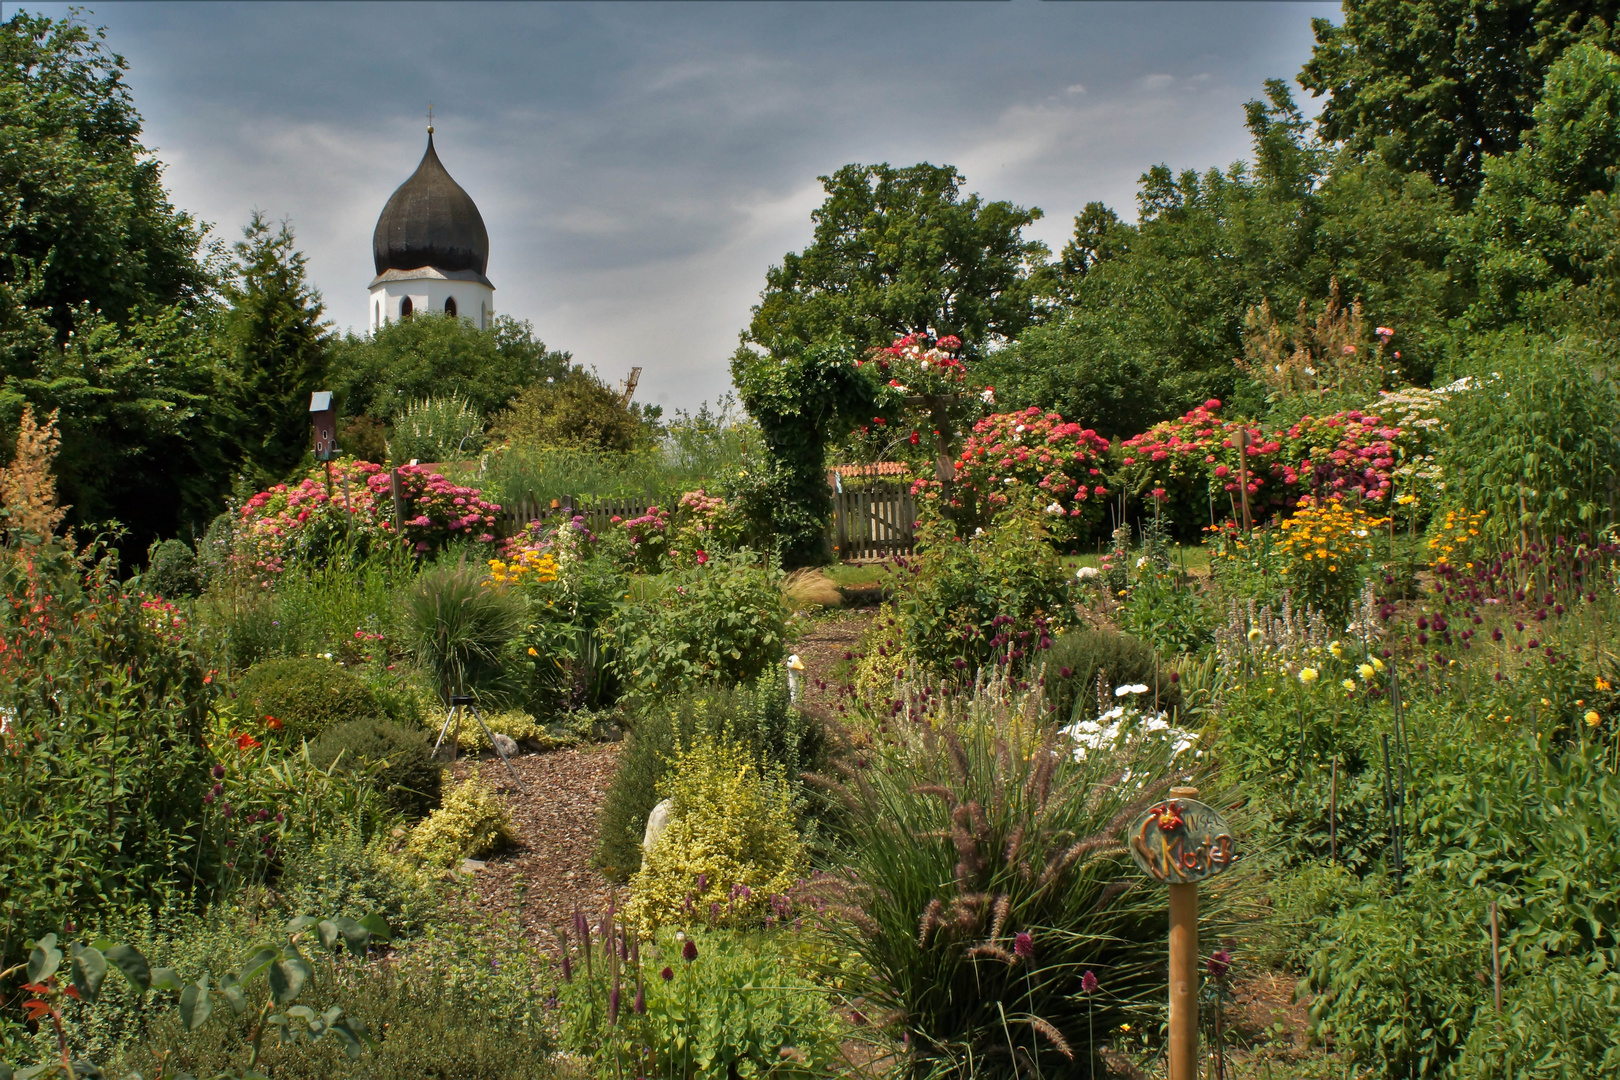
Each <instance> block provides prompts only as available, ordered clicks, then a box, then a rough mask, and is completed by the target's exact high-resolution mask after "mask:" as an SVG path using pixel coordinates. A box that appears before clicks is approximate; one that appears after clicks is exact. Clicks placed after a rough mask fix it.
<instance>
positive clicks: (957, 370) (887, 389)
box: [855, 333, 968, 406]
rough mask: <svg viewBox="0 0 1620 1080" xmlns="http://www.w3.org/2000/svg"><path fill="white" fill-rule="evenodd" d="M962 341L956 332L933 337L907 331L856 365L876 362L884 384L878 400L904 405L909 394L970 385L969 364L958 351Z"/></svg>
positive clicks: (956, 389)
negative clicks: (936, 337)
mask: <svg viewBox="0 0 1620 1080" xmlns="http://www.w3.org/2000/svg"><path fill="white" fill-rule="evenodd" d="M961 348H962V342H961V340H960V339H959V338H957V337H956V336H955V335H954V334H952V335H947V336H946V337H942V338H938V339H935V338H932V337H930V336H928V335H927V334H921V333H917V334H907V335H906V336H904V337H901V338H896V339H895V340H894V343H893V344H892V345H890V346H888V347H887V348H883V349H873V350H872V352H871V353H870V354H869V355H868V356H867V358H866V359H865V360H864V361H863V360H857V361H855V366H857V367H860V366H861V365H862V364H867V365H875V366H876V367H877V372H878V376H879V379H880V381H882V383H883V386H882V387H881V388H880V389H879V392H878V400H879V402H880V403H882V404H884V405H892V406H900V405H902V404H903V403H904V399H905V398H906V397H908V396H912V395H918V394H930V395H940V396H943V395H948V394H956V393H959V392H960V391H961V390H962V388H963V387H964V386H965V385H966V384H967V375H968V372H967V365H966V364H965V363H963V362H962V359H961V357H959V356H958V355H957V353H958V352H959V351H960V350H961Z"/></svg>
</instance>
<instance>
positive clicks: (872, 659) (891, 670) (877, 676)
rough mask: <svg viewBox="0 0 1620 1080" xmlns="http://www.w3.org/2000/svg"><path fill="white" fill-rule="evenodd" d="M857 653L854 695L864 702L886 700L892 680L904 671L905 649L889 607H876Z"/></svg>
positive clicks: (897, 625)
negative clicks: (876, 609)
mask: <svg viewBox="0 0 1620 1080" xmlns="http://www.w3.org/2000/svg"><path fill="white" fill-rule="evenodd" d="M860 652H861V658H860V660H859V662H857V663H856V665H855V694H856V696H857V697H858V698H859V699H860V700H861V701H865V702H872V701H882V700H884V699H886V698H888V697H889V696H890V695H892V694H893V693H894V680H896V679H898V678H899V677H900V676H901V675H902V674H904V673H905V670H906V657H905V646H904V644H903V643H902V642H901V640H900V627H899V620H897V619H896V618H895V615H894V605H893V604H884V605H883V606H882V607H880V608H878V613H877V617H876V618H874V619H873V620H872V625H871V626H869V627H867V629H866V633H865V634H864V635H863V636H862V637H861V646H860Z"/></svg>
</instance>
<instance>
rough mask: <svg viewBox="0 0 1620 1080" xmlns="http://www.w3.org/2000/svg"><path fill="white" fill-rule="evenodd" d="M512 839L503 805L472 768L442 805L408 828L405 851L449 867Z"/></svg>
mask: <svg viewBox="0 0 1620 1080" xmlns="http://www.w3.org/2000/svg"><path fill="white" fill-rule="evenodd" d="M516 839H517V832H516V830H515V829H513V827H512V816H511V814H510V813H509V812H508V811H507V809H506V804H505V803H504V802H502V801H501V797H500V796H499V795H497V794H495V791H494V789H493V788H491V787H489V786H488V785H487V784H485V783H484V781H483V779H482V778H481V777H480V776H479V775H478V769H477V768H476V767H475V768H473V769H472V770H470V771H469V773H468V776H467V779H466V780H463V781H462V782H461V783H459V784H457V785H456V786H455V787H454V788H453V789H452V790H451V792H450V794H449V795H447V796H445V799H444V805H442V806H440V807H439V808H438V809H437V810H435V811H433V813H431V814H429V815H428V817H427V820H425V821H423V822H422V823H421V824H419V825H417V826H416V828H414V829H412V830H411V837H410V840H409V841H408V842H407V843H406V845H405V853H406V854H407V855H409V856H410V857H411V858H413V859H416V860H417V861H419V862H421V863H423V864H424V865H427V866H449V867H453V866H455V865H456V864H457V863H459V862H460V861H461V860H462V859H468V858H472V857H473V856H475V855H482V854H484V853H486V852H489V851H493V850H495V849H496V848H499V847H504V846H505V845H507V844H510V843H512V842H513V841H515V840H516Z"/></svg>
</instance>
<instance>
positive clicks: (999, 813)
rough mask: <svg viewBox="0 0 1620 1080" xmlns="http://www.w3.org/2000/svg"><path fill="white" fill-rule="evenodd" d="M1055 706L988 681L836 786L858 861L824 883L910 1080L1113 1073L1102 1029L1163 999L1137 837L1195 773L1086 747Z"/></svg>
mask: <svg viewBox="0 0 1620 1080" xmlns="http://www.w3.org/2000/svg"><path fill="white" fill-rule="evenodd" d="M935 700H936V701H937V698H936V699H935ZM1043 713H1044V710H1043V707H1042V703H1041V701H1040V698H1039V696H1038V691H1037V692H1035V693H1028V692H1026V693H1011V692H1009V690H1008V688H1007V687H1005V686H992V687H990V688H989V689H981V690H980V691H979V692H978V693H977V694H976V695H975V696H974V697H973V698H971V699H968V700H966V701H960V702H954V703H949V702H948V703H946V705H945V707H943V708H936V709H934V710H930V715H928V716H927V717H925V718H924V719H923V720H922V722H920V723H915V724H906V725H905V726H904V728H903V730H902V731H901V732H900V734H899V737H898V738H897V739H896V740H895V741H894V742H892V743H891V744H890V745H889V746H887V747H886V748H881V749H879V750H878V751H876V752H875V754H874V756H873V758H872V759H871V760H870V761H869V762H868V763H867V766H866V767H865V768H863V769H860V770H858V771H853V770H852V771H850V772H849V774H848V775H847V777H846V778H845V779H844V780H843V781H842V782H840V783H837V784H832V785H830V786H831V787H832V789H833V791H834V793H835V794H836V795H837V796H838V797H839V798H840V799H841V801H842V802H843V803H844V808H845V810H846V812H847V817H845V818H844V819H843V824H844V827H845V835H844V839H845V843H846V844H847V860H848V861H847V866H846V869H845V870H844V871H843V872H842V873H840V874H835V875H829V876H828V877H824V878H822V879H821V880H820V881H819V882H818V883H815V884H813V885H812V886H811V890H812V892H819V893H820V894H821V897H820V899H822V900H823V901H825V903H826V909H825V914H826V915H827V916H828V921H827V925H828V928H829V932H830V933H831V934H832V935H833V936H834V937H835V939H837V944H838V945H839V946H840V947H841V948H843V949H847V950H850V951H853V952H855V953H857V954H858V955H859V956H860V958H861V960H862V961H863V963H861V964H860V965H857V966H856V968H855V969H854V971H853V973H852V977H853V978H854V979H855V980H856V982H855V985H853V986H851V987H850V989H851V990H853V991H854V992H855V993H856V994H857V995H858V996H859V998H860V999H861V1000H862V1001H863V1002H864V1004H863V1005H861V1006H860V1008H862V1009H863V1010H864V1011H866V1013H867V1015H868V1016H870V1017H871V1018H872V1019H873V1021H874V1022H875V1024H876V1025H877V1026H878V1028H879V1029H880V1030H885V1031H886V1032H887V1033H888V1034H890V1035H892V1036H894V1037H896V1038H898V1037H901V1036H905V1037H906V1040H907V1044H908V1048H909V1049H908V1053H907V1054H906V1057H905V1062H906V1068H905V1072H906V1074H907V1075H910V1076H964V1077H965V1076H974V1077H986V1076H1012V1075H1018V1076H1040V1075H1044V1076H1059V1075H1062V1076H1074V1075H1080V1076H1084V1075H1087V1070H1088V1069H1089V1068H1090V1067H1092V1066H1095V1069H1096V1075H1099V1076H1100V1075H1104V1074H1105V1070H1104V1069H1103V1067H1102V1064H1101V1062H1100V1061H1097V1060H1096V1057H1095V1054H1096V1048H1097V1047H1098V1046H1099V1045H1100V1044H1101V1041H1102V1038H1103V1037H1105V1036H1106V1035H1107V1034H1109V1033H1111V1032H1114V1031H1117V1030H1118V1028H1119V1025H1120V1024H1121V1023H1123V1022H1126V1021H1130V1022H1133V1023H1137V1022H1139V1021H1140V1020H1141V1018H1142V1014H1144V1013H1145V1012H1148V1011H1150V1010H1153V1009H1156V1008H1158V1007H1160V1006H1161V1005H1162V1002H1163V1000H1164V992H1165V991H1164V986H1165V983H1164V970H1165V969H1164V961H1165V955H1166V953H1165V949H1166V945H1165V934H1166V903H1167V899H1166V894H1165V892H1164V890H1163V888H1162V887H1161V886H1157V885H1155V884H1153V883H1151V882H1149V881H1148V880H1147V879H1146V878H1144V877H1143V875H1142V874H1141V873H1140V871H1138V870H1137V869H1136V868H1135V866H1134V865H1133V864H1132V863H1131V860H1130V857H1129V855H1128V854H1127V852H1126V849H1125V847H1124V844H1123V838H1122V833H1123V832H1124V830H1125V829H1126V828H1127V827H1128V826H1129V824H1130V822H1131V821H1132V819H1133V818H1134V817H1135V816H1136V815H1137V814H1139V813H1141V812H1142V811H1143V810H1144V809H1145V808H1146V807H1147V806H1149V805H1150V804H1151V803H1152V802H1153V801H1154V800H1155V799H1156V798H1158V797H1160V796H1162V795H1163V794H1164V793H1165V792H1166V790H1167V789H1168V788H1169V786H1170V784H1171V782H1172V781H1173V780H1175V779H1180V777H1178V776H1175V775H1174V774H1173V769H1172V766H1171V762H1170V760H1169V753H1168V751H1167V750H1166V749H1165V748H1164V747H1163V746H1162V744H1151V743H1146V742H1144V743H1139V744H1135V745H1134V746H1132V747H1116V748H1114V749H1106V748H1105V749H1101V750H1095V749H1094V750H1089V751H1088V752H1087V753H1086V754H1085V756H1084V757H1082V758H1080V759H1077V758H1076V755H1075V752H1074V750H1075V748H1074V746H1073V745H1072V744H1069V743H1067V742H1066V740H1065V738H1064V737H1063V736H1062V735H1060V734H1059V733H1058V731H1057V729H1056V727H1055V726H1052V725H1049V724H1043V723H1042V722H1041V717H1042V716H1043ZM1219 908H1220V905H1219V903H1218V902H1217V903H1206V912H1208V911H1210V910H1211V909H1214V910H1216V911H1218V910H1219ZM1088 976H1089V977H1088Z"/></svg>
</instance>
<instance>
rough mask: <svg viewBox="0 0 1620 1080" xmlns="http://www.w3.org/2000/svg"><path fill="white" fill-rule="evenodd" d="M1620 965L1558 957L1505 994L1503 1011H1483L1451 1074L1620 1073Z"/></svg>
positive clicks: (1460, 1079) (1563, 1076) (1570, 1079)
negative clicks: (1615, 967)
mask: <svg viewBox="0 0 1620 1080" xmlns="http://www.w3.org/2000/svg"><path fill="white" fill-rule="evenodd" d="M1617 1032H1620V973H1616V972H1615V971H1613V970H1609V969H1608V966H1607V965H1606V964H1602V963H1587V962H1584V961H1580V960H1575V959H1569V958H1566V959H1561V960H1554V961H1552V962H1551V963H1549V964H1547V965H1546V966H1545V967H1544V968H1542V969H1540V970H1537V971H1533V972H1530V973H1528V974H1521V975H1520V976H1519V977H1518V978H1517V979H1515V980H1514V981H1513V982H1512V983H1511V984H1510V985H1509V986H1508V987H1507V988H1506V989H1505V990H1504V992H1503V994H1502V1016H1501V1018H1500V1019H1497V1018H1494V1017H1491V1016H1489V1015H1482V1016H1481V1017H1480V1018H1479V1022H1478V1023H1476V1024H1475V1025H1474V1027H1473V1030H1472V1031H1471V1032H1469V1035H1468V1042H1467V1043H1466V1044H1465V1045H1464V1046H1463V1049H1462V1053H1461V1054H1459V1055H1458V1056H1457V1059H1456V1061H1455V1062H1454V1063H1453V1064H1452V1066H1451V1070H1450V1071H1449V1072H1448V1073H1447V1075H1448V1076H1451V1077H1456V1078H1457V1080H1466V1078H1472V1077H1483V1076H1502V1077H1514V1078H1516V1080H1517V1078H1523V1080H1576V1078H1581V1077H1589V1076H1592V1077H1595V1076H1616V1075H1620V1040H1617V1039H1616V1033H1617Z"/></svg>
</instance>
